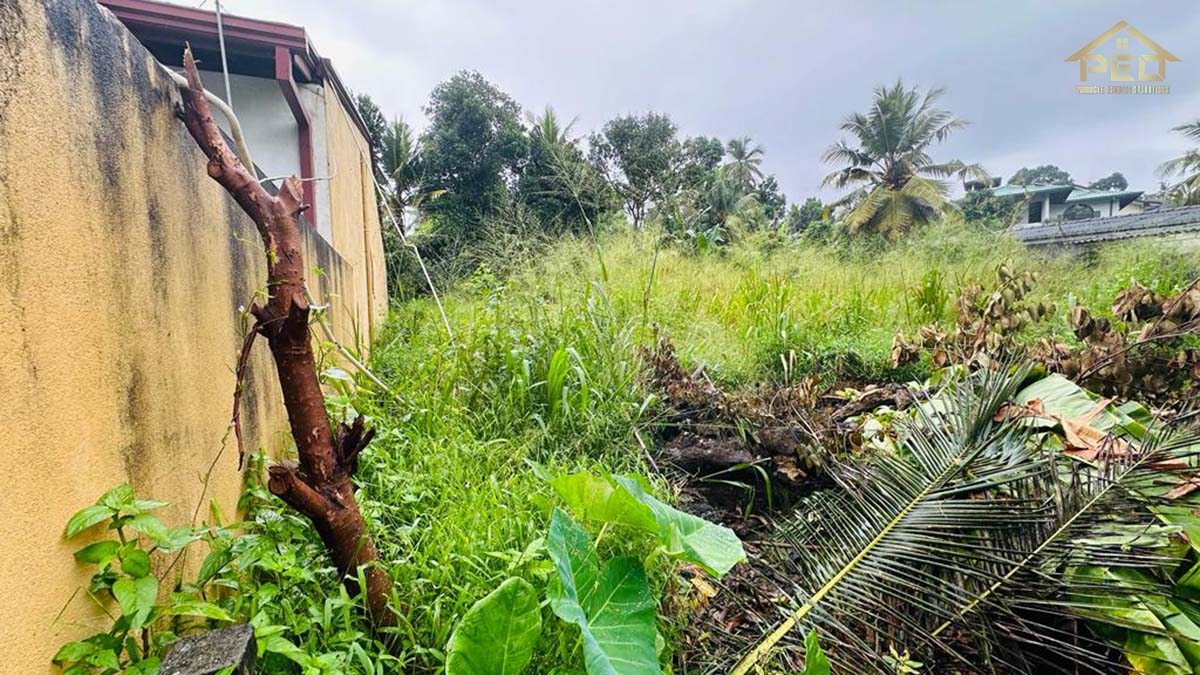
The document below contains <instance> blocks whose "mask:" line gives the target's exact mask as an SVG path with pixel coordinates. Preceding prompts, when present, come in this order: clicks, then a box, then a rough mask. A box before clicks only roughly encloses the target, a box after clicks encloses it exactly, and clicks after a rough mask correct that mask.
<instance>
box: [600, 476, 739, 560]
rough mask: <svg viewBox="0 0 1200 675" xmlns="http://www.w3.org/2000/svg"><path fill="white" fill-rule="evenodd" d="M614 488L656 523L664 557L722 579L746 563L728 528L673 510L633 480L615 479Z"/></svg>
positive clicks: (731, 531) (634, 477) (625, 478)
mask: <svg viewBox="0 0 1200 675" xmlns="http://www.w3.org/2000/svg"><path fill="white" fill-rule="evenodd" d="M616 480H617V484H618V485H620V486H621V487H623V488H625V489H626V490H628V491H629V494H631V495H633V496H634V498H636V499H637V500H638V501H639V502H641V503H643V504H645V505H646V506H648V507H649V508H650V511H651V513H653V514H654V518H655V520H657V521H658V529H659V535H660V536H661V537H662V542H663V546H665V547H666V549H667V553H668V554H669V555H671V556H673V557H676V558H680V559H683V560H687V561H688V562H691V563H695V564H697V565H699V566H700V567H702V568H704V570H705V571H707V572H708V573H709V574H712V575H713V576H716V577H721V576H724V574H725V573H726V572H728V571H729V570H730V569H731V568H732V567H733V566H734V565H736V564H738V563H739V562H742V561H744V560H745V559H746V551H745V550H744V549H743V548H742V542H741V540H740V539H738V538H737V535H736V534H734V533H733V530H731V529H729V528H728V527H722V526H720V525H715V524H713V523H710V522H708V521H707V520H704V519H703V518H698V517H696V516H693V515H692V514H690V513H684V512H683V511H680V510H678V509H675V508H672V507H671V506H668V505H666V504H664V503H662V502H660V501H658V500H657V499H655V498H654V496H653V495H651V494H650V493H649V492H647V491H646V489H645V487H644V486H643V485H642V482H641V481H640V480H639V479H638V478H637V477H636V476H618V477H617V479H616Z"/></svg>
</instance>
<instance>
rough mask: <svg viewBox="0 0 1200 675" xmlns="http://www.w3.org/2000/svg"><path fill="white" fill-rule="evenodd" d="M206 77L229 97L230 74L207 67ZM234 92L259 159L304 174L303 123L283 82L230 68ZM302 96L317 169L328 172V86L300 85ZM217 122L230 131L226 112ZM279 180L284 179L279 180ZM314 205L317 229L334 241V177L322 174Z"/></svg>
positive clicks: (277, 169)
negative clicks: (330, 179)
mask: <svg viewBox="0 0 1200 675" xmlns="http://www.w3.org/2000/svg"><path fill="white" fill-rule="evenodd" d="M200 79H201V81H202V82H203V83H204V88H205V89H207V90H209V91H210V92H212V93H214V94H216V95H217V96H219V97H220V98H221V99H222V100H224V99H225V76H224V75H223V74H222V73H219V72H212V71H206V70H202V71H200ZM229 88H230V93H231V94H232V96H233V105H232V107H233V112H234V114H235V115H237V118H238V122H239V123H240V124H241V125H242V134H243V135H244V136H245V137H246V145H247V146H249V148H250V154H251V155H252V156H253V159H254V163H255V164H257V165H258V167H259V168H260V169H262V170H263V172H264V173H266V174H267V175H268V176H270V177H272V178H273V177H276V176H291V175H296V176H299V175H300V128H299V126H298V125H297V124H296V118H295V116H294V115H292V109H291V107H290V106H288V103H287V99H285V98H284V97H283V92H282V91H281V90H280V89H279V83H278V82H276V81H275V80H274V79H269V78H265V77H251V76H249V75H238V74H230V76H229ZM298 88H299V90H300V102H301V104H302V105H303V106H304V109H305V110H306V111H307V112H308V118H309V122H310V134H311V136H312V138H311V141H312V148H313V173H314V174H316V176H318V177H321V176H328V175H329V174H330V173H332V168H331V167H329V154H328V152H327V151H326V148H325V103H324V101H323V100H322V95H323V94H322V90H321V87H320V86H316V85H304V84H302V85H299V86H298ZM216 118H217V122H218V123H219V124H220V125H221V128H222V129H224V130H225V132H226V133H228V132H229V125H228V123H227V122H226V121H225V119H224V116H223V115H216ZM276 184H278V183H276ZM314 188H315V190H314V199H315V201H316V202H317V203H316V204H314V205H313V211H314V212H315V213H314V215H315V219H316V229H317V232H318V233H320V235H321V236H322V237H324V239H325V240H326V241H329V242H332V241H333V237H332V233H333V230H332V225H331V219H332V214H331V213H330V207H329V184H328V181H322V180H318V181H316V184H315V185H314Z"/></svg>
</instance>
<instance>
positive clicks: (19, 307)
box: [0, 0, 386, 673]
mask: <svg viewBox="0 0 1200 675" xmlns="http://www.w3.org/2000/svg"><path fill="white" fill-rule="evenodd" d="M176 98H177V93H175V92H174V91H173V86H172V85H171V84H170V83H169V81H168V80H167V78H166V77H164V76H163V75H162V74H161V73H160V72H159V71H158V66H157V64H156V63H155V61H154V59H153V57H151V56H150V55H149V54H148V53H147V52H146V51H145V50H144V49H143V48H142V47H141V45H140V44H139V43H138V42H137V41H136V40H135V39H134V38H133V37H132V36H130V34H129V33H128V32H127V31H126V30H125V29H124V27H123V26H122V25H121V24H120V23H119V22H118V21H117V20H116V19H114V18H113V17H112V16H111V15H110V14H109V13H108V12H107V11H105V10H103V9H101V8H99V7H98V6H97V5H96V4H95V3H94V2H93V1H91V0H0V316H2V317H3V327H4V328H3V330H0V354H2V355H3V356H2V358H3V363H4V367H3V374H2V376H0V400H3V410H4V414H3V416H2V417H0V437H3V438H4V439H5V447H4V451H3V459H4V469H3V472H2V473H0V506H2V507H3V516H4V517H3V518H0V568H2V569H4V570H6V571H7V573H8V574H9V575H10V576H11V578H10V580H9V583H8V584H7V588H6V590H5V591H4V592H3V593H2V594H0V615H3V616H4V617H5V619H4V620H5V626H6V629H5V634H6V639H5V640H4V641H3V642H2V643H0V664H3V666H0V670H3V671H4V672H11V673H49V672H52V669H51V667H50V663H49V660H50V657H51V656H52V655H53V654H54V652H55V650H56V649H57V647H58V646H59V645H61V644H62V643H63V642H65V641H68V640H72V639H78V638H80V637H82V636H85V635H89V634H91V633H92V632H95V631H97V630H101V629H105V628H107V626H108V625H109V621H110V620H109V619H107V618H106V617H105V616H104V615H103V614H102V613H101V612H100V611H99V608H97V607H95V606H94V605H93V603H92V602H91V601H90V600H89V599H88V598H87V596H86V594H84V593H76V591H77V590H78V589H79V588H80V587H81V586H82V585H83V584H84V583H85V582H86V579H87V574H86V573H87V571H88V568H87V567H85V566H82V565H79V564H77V563H76V562H75V561H74V560H73V558H72V552H73V551H74V550H75V549H76V548H77V547H78V546H80V545H81V544H82V543H86V541H81V542H72V543H66V542H63V541H62V539H61V532H62V528H63V526H64V524H65V523H66V521H67V519H68V518H69V517H70V515H71V514H72V513H74V512H75V511H76V510H78V509H80V508H82V507H83V506H86V505H88V504H90V503H92V502H93V501H94V500H95V498H96V497H97V496H99V495H100V494H101V493H102V492H103V491H105V490H106V489H108V488H110V487H112V486H113V485H116V484H119V483H122V482H129V483H131V484H132V485H133V487H134V489H135V490H136V492H137V493H138V494H139V496H141V497H144V498H148V499H159V500H164V501H168V502H171V503H172V506H171V507H170V508H168V509H165V510H163V511H162V512H161V516H162V517H163V518H164V520H165V521H166V522H167V523H168V525H172V526H174V525H181V524H186V523H188V522H189V521H190V519H191V517H192V513H193V510H194V509H195V508H196V506H197V504H198V503H202V502H207V500H209V499H215V500H217V501H218V502H219V503H220V505H221V506H222V508H223V509H224V510H225V512H226V513H233V512H234V511H235V505H236V501H237V498H238V495H239V491H240V488H241V483H242V476H241V474H240V473H239V471H238V469H237V450H236V448H235V447H234V445H233V443H232V439H230V440H229V443H228V444H227V445H226V446H224V448H223V445H222V439H223V438H224V437H225V435H226V430H227V424H228V421H229V412H230V403H231V395H232V392H233V390H234V377H233V367H234V364H235V361H236V358H237V349H238V346H239V344H240V341H241V336H242V334H243V331H244V322H243V319H242V317H241V316H240V315H239V312H238V307H239V306H245V305H248V304H249V303H250V302H251V300H252V299H253V297H254V294H255V292H256V289H260V288H261V287H262V284H263V280H264V279H265V264H264V261H263V258H262V249H261V244H260V242H259V238H258V234H257V232H256V231H255V229H254V227H253V224H252V223H251V222H250V221H249V219H248V218H246V217H245V216H244V214H242V212H241V211H240V210H239V209H238V207H237V206H236V204H234V202H233V201H232V200H231V199H229V198H228V197H227V196H226V195H225V193H224V192H223V191H222V190H221V188H220V187H219V186H218V185H217V184H216V183H215V182H213V181H212V180H211V179H209V178H208V176H207V175H206V174H205V158H204V156H203V155H202V154H201V152H200V151H199V150H198V149H197V148H196V147H195V144H194V142H193V141H192V139H191V137H190V136H188V134H187V131H186V130H185V129H184V127H183V124H182V123H181V122H180V121H179V120H178V119H177V118H176V117H175V114H174V104H175V100H176ZM347 164H349V162H348V161H347ZM357 169H358V167H356V166H354V165H350V166H349V167H348V168H347V171H352V170H357ZM365 196H371V195H365ZM359 210H360V211H361V210H362V209H361V208H360V209H359ZM361 222H362V221H361V220H360V221H359V223H361ZM344 226H345V227H348V228H350V230H351V231H357V233H358V234H357V240H356V241H354V242H353V243H354V246H355V251H356V252H358V253H362V252H363V248H364V244H363V235H362V232H363V230H364V227H363V225H361V224H359V225H358V226H357V228H355V227H354V226H353V225H352V224H351V225H344ZM377 227H378V226H377V221H376V223H375V232H376V233H377V232H378V229H377ZM335 240H336V236H335ZM372 246H373V242H372ZM307 249H308V250H307V255H308V262H309V264H310V266H320V267H321V269H322V270H323V272H324V274H323V275H310V278H312V281H313V286H314V289H313V290H314V292H315V293H316V294H317V295H318V296H320V297H321V298H327V299H331V300H332V302H333V303H334V305H333V308H332V310H333V311H332V315H333V316H334V317H335V319H336V324H335V330H336V332H337V333H338V334H339V336H340V337H341V338H343V339H346V338H349V337H351V336H353V335H354V334H355V333H356V332H358V333H359V334H361V333H362V330H361V328H362V327H364V326H367V325H369V320H368V319H367V315H368V314H378V313H379V312H377V311H374V312H372V311H369V310H370V308H371V307H372V302H375V303H378V302H379V299H378V298H373V297H369V296H370V294H376V295H378V294H379V293H380V291H381V289H380V288H379V287H378V284H376V283H374V282H373V281H372V280H369V279H367V278H365V277H364V276H363V275H364V274H368V273H369V274H375V273H377V271H375V270H370V271H368V270H364V269H357V270H356V269H355V268H354V266H352V265H350V264H347V262H346V259H344V258H343V256H342V255H340V254H339V253H338V252H337V251H335V250H334V249H333V248H331V247H330V245H329V244H327V243H326V241H325V240H324V239H323V238H322V237H320V236H318V235H316V234H313V233H309V236H308V237H307ZM360 267H368V268H369V267H370V265H360ZM382 292H383V293H384V294H386V289H382ZM364 294H367V296H364ZM382 297H384V298H386V295H383V296H382ZM383 302H384V303H386V299H385V300H383ZM360 308H361V309H360ZM371 318H373V319H375V320H378V319H380V318H382V317H377V316H376V317H371ZM356 326H357V327H358V328H359V330H358V331H356V330H355V327H356ZM249 373H250V374H249V378H248V382H247V387H248V388H247V392H246V395H245V398H244V401H243V406H244V409H243V420H244V428H245V430H246V440H247V444H248V445H249V446H250V447H266V448H271V449H279V448H281V447H283V446H284V445H285V444H286V441H287V438H286V418H285V415H284V411H283V409H282V406H281V405H280V401H279V397H278V393H277V388H278V383H277V380H276V376H275V373H274V368H273V365H272V363H271V361H270V357H269V353H268V352H267V349H266V345H265V343H262V342H260V343H259V345H258V346H256V347H255V353H254V355H253V359H252V362H251V364H250V369H249ZM214 462H215V463H214ZM210 465H212V466H213V473H212V477H211V480H210V482H209V484H208V487H207V492H206V493H205V488H204V484H203V483H202V480H201V478H202V476H203V475H204V474H205V472H206V471H207V470H208V468H209V466H210ZM202 494H203V497H202ZM205 512H206V509H201V514H203V513H205ZM195 557H196V559H195V560H192V561H188V565H187V567H190V568H191V569H194V568H195V567H196V566H197V565H198V564H199V558H200V557H201V556H195ZM157 562H158V563H159V564H160V566H159V568H158V569H163V567H164V566H163V565H161V561H157ZM73 595H74V596H75V597H74V599H72V596H73ZM64 607H65V610H64ZM60 612H61V614H60Z"/></svg>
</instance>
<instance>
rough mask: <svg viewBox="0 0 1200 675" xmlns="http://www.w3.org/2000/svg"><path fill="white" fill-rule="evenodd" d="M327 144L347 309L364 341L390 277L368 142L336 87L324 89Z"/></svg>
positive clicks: (382, 309)
mask: <svg viewBox="0 0 1200 675" xmlns="http://www.w3.org/2000/svg"><path fill="white" fill-rule="evenodd" d="M324 100H325V143H326V148H327V151H328V155H329V172H330V175H332V176H333V178H332V179H331V180H330V181H329V201H330V210H331V212H332V214H333V246H334V248H336V249H337V251H338V253H340V254H341V256H342V258H343V259H344V260H345V261H346V262H347V264H349V265H350V266H351V268H352V269H353V270H354V281H353V288H354V296H355V298H357V299H361V300H362V301H361V302H355V303H353V304H350V303H348V307H347V310H348V311H351V312H353V313H354V314H355V317H356V320H357V322H358V326H359V328H360V329H361V330H362V331H363V332H362V335H363V336H364V339H365V338H366V337H368V332H369V330H370V326H371V324H372V322H374V323H378V322H379V320H380V319H381V318H382V317H384V316H386V314H387V272H386V270H385V269H384V264H383V239H382V237H381V236H380V231H379V227H380V224H379V211H378V209H377V207H376V201H375V186H374V183H373V182H372V179H371V158H370V154H369V151H368V145H367V140H366V139H365V138H364V137H363V134H362V132H361V131H359V129H358V127H357V126H356V125H355V124H354V123H353V122H352V121H351V119H350V117H349V115H348V114H347V112H346V110H345V108H343V107H342V104H341V102H340V100H339V99H338V97H337V95H336V94H335V93H334V91H333V89H332V87H330V86H328V85H326V87H325V96H324Z"/></svg>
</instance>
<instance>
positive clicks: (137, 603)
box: [112, 576, 158, 630]
mask: <svg viewBox="0 0 1200 675" xmlns="http://www.w3.org/2000/svg"><path fill="white" fill-rule="evenodd" d="M112 593H113V597H115V598H116V599H117V602H118V603H119V604H120V605H121V614H123V615H125V616H126V617H128V618H129V623H130V628H133V629H134V630H137V629H139V628H141V627H142V626H144V625H146V619H148V618H149V617H150V612H152V611H154V601H155V600H157V599H158V580H157V579H155V578H154V577H152V576H148V577H141V578H138V579H132V578H129V577H124V578H121V579H118V580H117V582H116V583H114V584H113V587H112Z"/></svg>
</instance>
